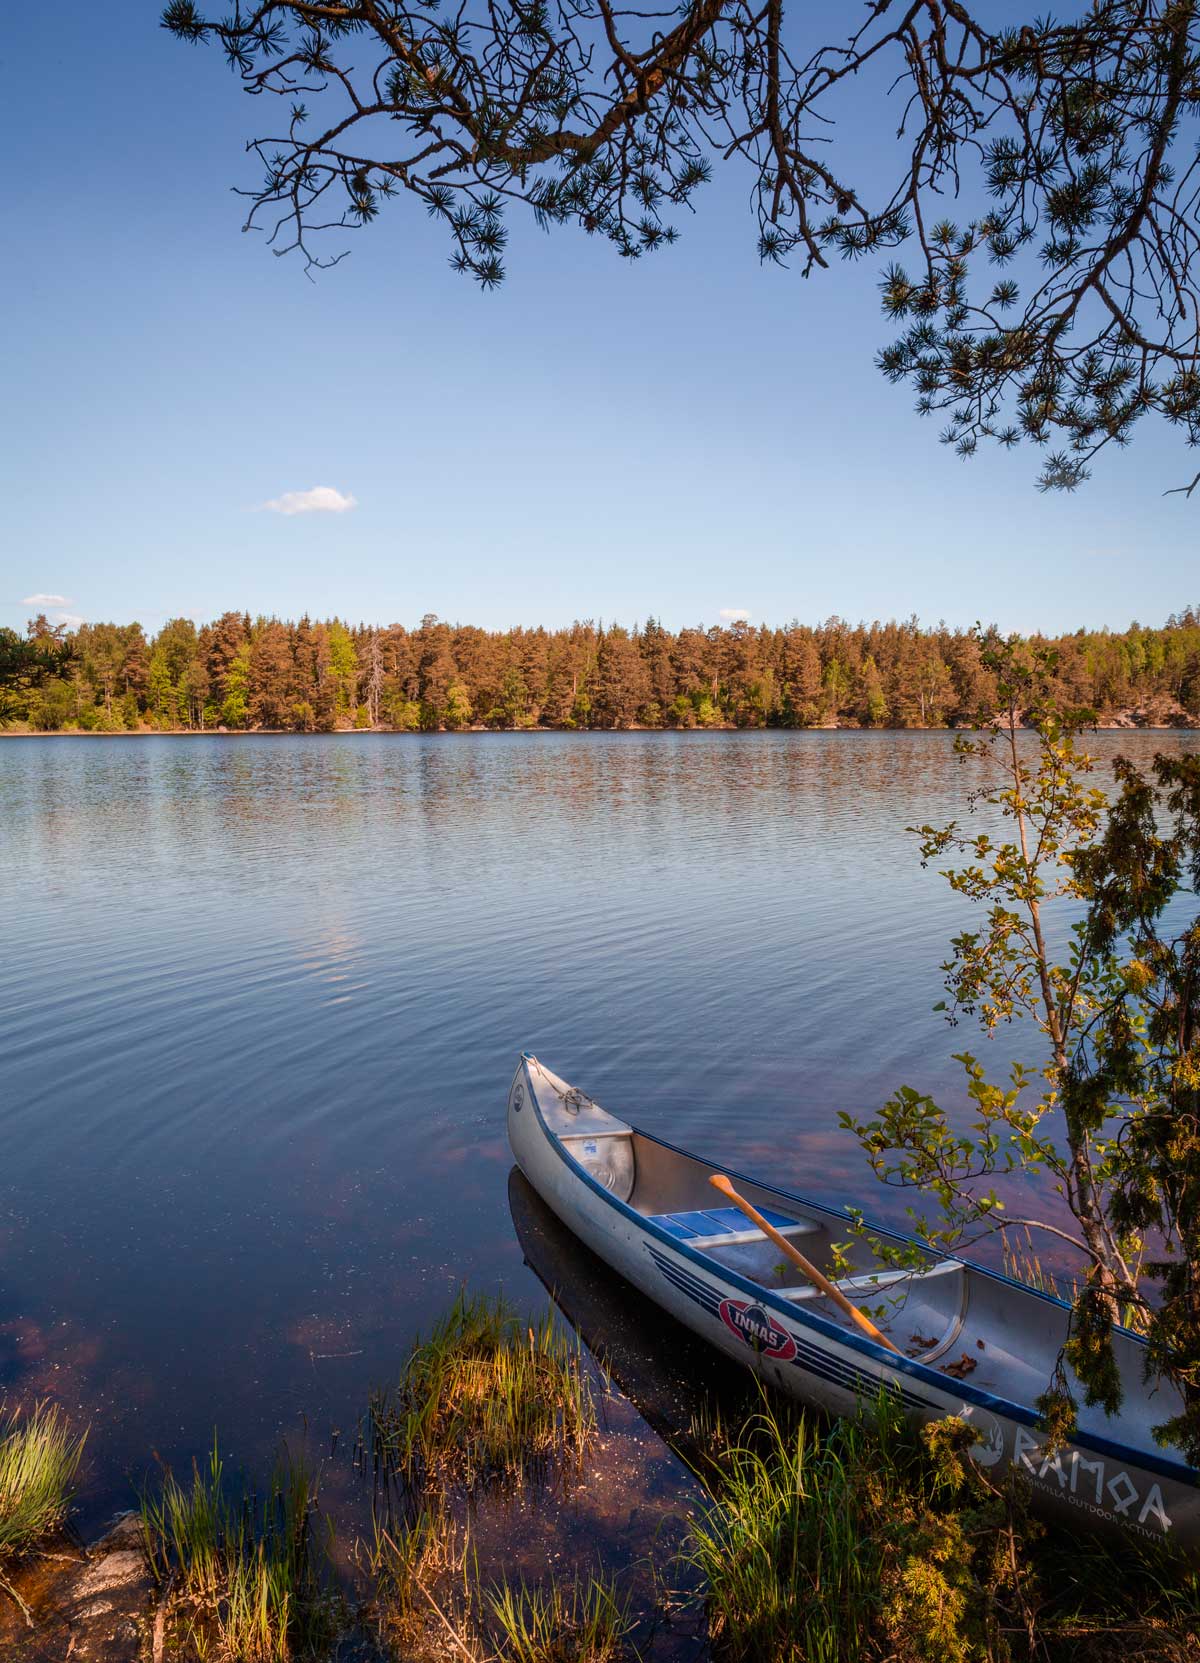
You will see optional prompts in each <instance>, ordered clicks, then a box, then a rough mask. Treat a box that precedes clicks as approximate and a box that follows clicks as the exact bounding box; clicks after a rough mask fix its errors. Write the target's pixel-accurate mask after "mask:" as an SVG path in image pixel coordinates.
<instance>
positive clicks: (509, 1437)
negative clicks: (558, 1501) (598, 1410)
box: [369, 1289, 596, 1490]
mask: <svg viewBox="0 0 1200 1663" xmlns="http://www.w3.org/2000/svg"><path fill="white" fill-rule="evenodd" d="M595 1424H596V1414H595V1406H594V1402H593V1397H592V1389H591V1382H590V1380H589V1378H588V1375H587V1372H586V1370H585V1368H584V1365H583V1361H582V1356H581V1353H580V1348H579V1342H578V1340H576V1339H574V1338H570V1337H568V1335H567V1334H566V1333H565V1332H564V1331H563V1330H562V1329H561V1328H560V1327H559V1325H558V1324H557V1323H556V1322H555V1320H554V1318H553V1316H552V1315H550V1314H549V1313H547V1315H546V1316H545V1318H544V1319H543V1320H542V1321H541V1322H540V1323H539V1324H538V1326H537V1327H536V1328H533V1327H530V1326H528V1325H527V1324H525V1323H523V1322H522V1321H521V1320H520V1318H519V1316H518V1314H517V1312H516V1310H515V1309H514V1308H513V1307H512V1306H511V1305H509V1303H508V1302H507V1301H506V1300H505V1299H503V1298H502V1297H501V1298H488V1297H486V1296H482V1295H481V1296H476V1297H471V1296H469V1295H468V1294H467V1292H466V1290H465V1289H464V1290H463V1291H462V1292H461V1293H460V1294H459V1296H458V1298H457V1299H456V1300H455V1302H454V1304H453V1306H452V1307H451V1309H450V1310H449V1312H448V1313H447V1315H446V1316H445V1317H444V1318H443V1319H442V1320H441V1322H439V1323H438V1324H437V1325H436V1327H435V1328H434V1329H433V1332H432V1333H431V1334H430V1335H429V1337H428V1339H425V1340H418V1341H417V1343H416V1345H415V1346H414V1347H413V1350H412V1353H411V1355H410V1357H409V1359H408V1363H407V1365H406V1366H405V1369H404V1372H403V1374H402V1376H401V1378H400V1380H399V1382H398V1384H397V1385H396V1387H395V1389H394V1390H393V1391H391V1392H384V1393H380V1394H378V1395H377V1396H376V1397H375V1398H374V1399H373V1400H372V1403H371V1409H370V1415H369V1434H370V1440H371V1443H372V1445H373V1447H374V1450H375V1452H376V1459H377V1461H379V1462H380V1463H381V1464H382V1466H383V1468H384V1470H385V1472H386V1473H387V1474H388V1475H395V1476H398V1477H400V1478H401V1479H403V1481H404V1482H405V1483H406V1484H407V1485H408V1486H409V1487H410V1488H411V1489H413V1490H423V1489H426V1488H428V1487H429V1486H431V1485H434V1484H437V1483H443V1482H446V1481H448V1480H450V1479H457V1480H460V1481H462V1482H463V1483H465V1484H466V1485H467V1486H468V1487H471V1486H474V1485H476V1484H478V1483H486V1482H490V1481H493V1480H497V1479H499V1480H503V1479H510V1480H511V1479H519V1478H521V1477H524V1476H528V1475H531V1474H541V1473H544V1471H545V1469H546V1465H547V1463H548V1462H549V1461H550V1460H551V1458H552V1457H554V1456H564V1455H566V1456H570V1455H574V1456H576V1457H578V1456H579V1455H580V1454H581V1453H582V1451H583V1448H584V1445H585V1444H586V1442H587V1439H588V1436H589V1434H590V1433H591V1432H592V1430H593V1429H594V1427H595Z"/></svg>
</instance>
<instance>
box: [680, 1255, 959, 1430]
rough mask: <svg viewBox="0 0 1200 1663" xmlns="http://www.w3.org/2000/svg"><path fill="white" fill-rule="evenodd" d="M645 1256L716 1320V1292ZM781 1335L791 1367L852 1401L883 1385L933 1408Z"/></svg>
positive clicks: (897, 1383) (898, 1386)
mask: <svg viewBox="0 0 1200 1663" xmlns="http://www.w3.org/2000/svg"><path fill="white" fill-rule="evenodd" d="M649 1253H650V1257H651V1258H652V1259H653V1260H654V1263H655V1264H656V1265H657V1266H658V1268H659V1270H660V1271H661V1272H662V1275H663V1277H664V1278H665V1279H666V1281H668V1282H670V1284H671V1285H672V1287H675V1288H678V1290H679V1292H680V1293H682V1294H684V1295H686V1297H687V1298H688V1299H690V1300H691V1301H692V1302H693V1304H696V1305H699V1306H701V1307H702V1308H703V1309H704V1310H705V1311H707V1312H708V1314H709V1316H713V1317H716V1318H718V1320H719V1319H720V1315H721V1297H722V1296H721V1292H720V1290H719V1289H718V1288H714V1287H712V1286H711V1284H709V1283H708V1282H704V1281H701V1279H700V1278H699V1277H698V1276H693V1275H692V1273H691V1272H690V1271H689V1270H685V1269H684V1267H683V1266H682V1265H678V1264H676V1263H675V1261H674V1260H673V1259H668V1258H667V1257H666V1255H665V1254H663V1253H659V1252H657V1251H656V1250H655V1249H654V1248H653V1247H651V1248H649ZM785 1332H786V1333H787V1334H788V1336H789V1338H790V1339H791V1340H792V1342H793V1344H794V1345H795V1347H796V1355H795V1357H793V1358H792V1363H793V1366H794V1367H796V1368H798V1369H801V1370H803V1372H804V1373H805V1374H815V1375H818V1376H819V1377H820V1378H821V1379H822V1380H827V1381H828V1382H829V1383H830V1385H833V1386H840V1387H841V1388H842V1390H843V1391H848V1392H850V1393H852V1394H853V1395H854V1396H856V1397H862V1396H863V1395H864V1394H868V1395H869V1394H870V1393H872V1392H875V1391H878V1389H879V1387H880V1386H881V1385H886V1386H887V1387H888V1388H889V1389H890V1390H894V1391H896V1392H897V1393H898V1394H899V1396H900V1398H901V1400H902V1401H903V1402H904V1403H907V1404H908V1405H909V1406H910V1407H911V1408H914V1409H926V1410H927V1409H929V1408H931V1407H933V1406H932V1405H931V1404H930V1403H929V1400H928V1399H927V1398H922V1397H917V1396H916V1395H915V1394H914V1393H912V1392H910V1391H907V1390H906V1389H905V1387H904V1384H903V1382H902V1381H901V1380H897V1379H892V1380H887V1381H885V1380H881V1379H880V1377H879V1376H878V1375H877V1374H868V1373H866V1372H864V1370H862V1369H860V1368H856V1367H855V1366H854V1364H853V1363H851V1362H848V1361H846V1359H844V1358H842V1357H838V1356H835V1355H834V1354H833V1353H832V1352H829V1351H824V1350H821V1349H820V1348H819V1347H817V1346H814V1345H812V1344H810V1343H809V1342H808V1341H807V1340H803V1339H801V1337H800V1336H799V1335H798V1334H796V1333H794V1332H793V1331H792V1330H791V1329H787V1330H785Z"/></svg>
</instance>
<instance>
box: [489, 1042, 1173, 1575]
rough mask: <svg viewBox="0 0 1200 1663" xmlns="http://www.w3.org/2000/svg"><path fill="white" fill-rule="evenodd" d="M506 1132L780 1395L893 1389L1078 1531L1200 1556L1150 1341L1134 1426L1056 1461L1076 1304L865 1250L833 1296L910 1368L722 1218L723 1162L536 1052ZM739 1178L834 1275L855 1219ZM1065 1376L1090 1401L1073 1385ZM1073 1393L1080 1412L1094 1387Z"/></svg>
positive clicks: (681, 1309) (600, 1245)
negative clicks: (719, 1171) (714, 1178)
mask: <svg viewBox="0 0 1200 1663" xmlns="http://www.w3.org/2000/svg"><path fill="white" fill-rule="evenodd" d="M508 1138H509V1143H510V1144H511V1146H512V1151H513V1155H514V1157H515V1159H516V1162H517V1165H518V1166H519V1167H520V1169H521V1171H522V1172H523V1173H524V1175H525V1177H526V1179H527V1180H528V1182H529V1183H530V1184H531V1185H532V1187H533V1188H534V1189H535V1190H536V1191H537V1193H538V1194H539V1195H540V1196H541V1198H542V1200H543V1201H544V1202H545V1203H546V1205H547V1206H548V1207H549V1208H550V1209H551V1211H552V1212H554V1213H555V1214H557V1216H558V1217H559V1218H560V1219H561V1220H562V1222H563V1223H564V1224H565V1225H566V1226H567V1228H568V1229H570V1230H571V1231H572V1232H573V1233H574V1234H575V1235H576V1236H578V1237H579V1239H580V1240H581V1241H582V1242H583V1243H584V1244H585V1245H586V1246H587V1247H589V1248H590V1249H591V1250H592V1252H593V1253H595V1254H596V1255H597V1256H598V1257H599V1258H601V1259H602V1260H604V1262H605V1263H606V1264H607V1265H609V1266H611V1268H612V1269H613V1270H615V1271H616V1272H617V1273H618V1274H619V1275H620V1276H621V1277H623V1278H624V1279H625V1281H627V1282H630V1283H632V1284H633V1286H634V1287H635V1288H637V1289H639V1290H640V1292H642V1293H643V1294H645V1295H646V1296H647V1297H648V1298H649V1299H650V1300H652V1301H653V1302H654V1303H655V1304H656V1305H657V1306H659V1307H660V1308H661V1309H662V1310H664V1311H666V1312H668V1313H669V1314H670V1315H671V1316H672V1317H674V1318H676V1319H677V1320H678V1321H679V1322H681V1323H682V1324H684V1326H685V1327H687V1328H690V1329H691V1330H693V1332H694V1333H696V1334H698V1335H699V1336H700V1337H701V1338H702V1339H704V1340H707V1341H708V1342H709V1343H710V1344H711V1345H713V1346H715V1347H716V1348H717V1349H718V1350H719V1351H721V1352H723V1353H724V1354H725V1355H726V1356H728V1357H730V1358H733V1359H734V1360H735V1361H737V1362H739V1363H742V1364H743V1365H745V1366H747V1367H749V1368H751V1369H752V1370H753V1371H754V1372H755V1373H756V1374H757V1375H758V1376H759V1378H760V1379H761V1380H763V1381H764V1382H766V1383H767V1384H768V1385H770V1386H772V1387H775V1388H777V1389H779V1390H780V1391H783V1392H785V1393H787V1394H788V1395H789V1396H791V1397H795V1398H798V1399H800V1400H802V1401H804V1402H808V1403H812V1404H814V1405H817V1406H819V1407H820V1408H822V1409H824V1410H826V1411H828V1412H829V1413H832V1414H847V1413H853V1412H854V1410H855V1409H856V1407H857V1406H859V1405H860V1404H861V1403H863V1402H864V1401H869V1400H872V1399H874V1398H875V1397H876V1396H877V1395H878V1394H879V1392H880V1390H881V1389H884V1388H886V1389H889V1390H891V1391H893V1392H894V1393H895V1394H896V1395H897V1396H898V1398H899V1401H900V1402H901V1404H902V1405H903V1407H904V1409H905V1411H906V1412H907V1413H908V1414H909V1416H910V1417H911V1418H912V1419H913V1420H915V1421H929V1420H936V1419H941V1418H943V1417H945V1416H947V1415H959V1416H962V1417H963V1418H964V1419H965V1420H967V1421H969V1422H970V1423H971V1424H972V1425H973V1426H974V1427H976V1429H977V1433H978V1437H977V1441H976V1444H975V1446H974V1449H973V1450H972V1454H973V1457H974V1459H975V1460H976V1461H977V1462H978V1463H979V1465H980V1466H981V1467H984V1468H988V1469H993V1470H995V1471H997V1472H999V1471H1001V1470H1003V1468H1004V1467H1006V1466H1011V1467H1015V1468H1017V1469H1018V1470H1019V1471H1020V1472H1021V1473H1022V1475H1023V1476H1024V1477H1025V1478H1026V1479H1027V1480H1028V1482H1029V1484H1030V1486H1031V1487H1032V1492H1033V1497H1034V1500H1035V1502H1036V1503H1037V1504H1038V1505H1039V1507H1040V1508H1042V1510H1044V1511H1047V1512H1049V1513H1052V1514H1056V1515H1057V1516H1058V1517H1059V1518H1060V1519H1063V1520H1065V1521H1068V1522H1070V1523H1073V1524H1074V1525H1076V1526H1079V1525H1089V1526H1100V1527H1104V1528H1107V1529H1110V1530H1112V1531H1118V1532H1121V1533H1124V1534H1125V1535H1127V1536H1129V1537H1132V1538H1134V1539H1137V1540H1141V1541H1159V1542H1161V1541H1163V1540H1164V1539H1168V1540H1170V1541H1171V1542H1172V1543H1175V1544H1178V1545H1180V1546H1182V1547H1184V1548H1187V1549H1189V1550H1191V1549H1195V1548H1197V1547H1200V1472H1197V1471H1196V1470H1195V1469H1194V1468H1192V1467H1190V1466H1189V1465H1188V1464H1187V1463H1186V1462H1185V1461H1184V1460H1183V1459H1182V1457H1181V1456H1180V1454H1179V1452H1178V1451H1177V1450H1175V1449H1173V1448H1171V1447H1169V1446H1168V1447H1163V1446H1161V1445H1160V1444H1159V1443H1158V1442H1157V1441H1156V1439H1155V1437H1154V1434H1153V1427H1154V1426H1155V1425H1157V1424H1159V1423H1161V1422H1163V1421H1165V1420H1167V1419H1169V1418H1170V1417H1171V1416H1172V1415H1174V1414H1175V1413H1176V1412H1177V1408H1178V1398H1177V1396H1176V1394H1175V1392H1174V1390H1173V1388H1171V1387H1169V1386H1168V1385H1166V1384H1164V1383H1158V1384H1152V1385H1147V1384H1146V1382H1145V1380H1144V1378H1143V1361H1144V1355H1145V1347H1144V1343H1143V1341H1142V1340H1141V1339H1140V1338H1139V1337H1138V1336H1137V1335H1136V1334H1132V1333H1130V1332H1128V1331H1127V1330H1125V1329H1119V1330H1118V1331H1117V1333H1116V1335H1115V1340H1114V1345H1115V1350H1116V1358H1117V1365H1118V1368H1119V1370H1120V1374H1121V1382H1122V1387H1123V1403H1122V1407H1121V1410H1120V1412H1119V1413H1118V1414H1117V1415H1115V1416H1109V1415H1106V1414H1105V1413H1104V1411H1103V1410H1101V1409H1099V1408H1093V1409H1087V1408H1083V1407H1081V1408H1080V1412H1079V1423H1078V1426H1077V1428H1076V1432H1075V1435H1074V1437H1073V1439H1072V1440H1071V1442H1070V1443H1068V1444H1065V1445H1063V1446H1061V1447H1060V1448H1059V1449H1058V1450H1056V1451H1055V1450H1048V1449H1046V1448H1045V1447H1044V1439H1043V1437H1042V1435H1041V1434H1040V1432H1039V1430H1038V1419H1039V1417H1038V1412H1037V1410H1036V1409H1035V1408H1034V1407H1033V1405H1034V1403H1035V1402H1036V1400H1037V1398H1038V1397H1039V1396H1040V1395H1041V1393H1043V1392H1044V1391H1045V1390H1046V1388H1047V1386H1048V1384H1049V1382H1050V1379H1051V1376H1052V1373H1053V1370H1054V1366H1055V1363H1056V1361H1057V1359H1058V1357H1059V1355H1060V1352H1061V1349H1062V1346H1063V1343H1064V1341H1065V1339H1066V1336H1067V1323H1068V1318H1069V1316H1070V1306H1069V1305H1067V1304H1066V1303H1065V1301H1063V1300H1061V1299H1057V1298H1055V1297H1054V1296H1053V1295H1051V1294H1048V1293H1043V1292H1042V1291H1041V1290H1040V1289H1037V1288H1031V1287H1028V1286H1027V1285H1025V1284H1024V1283H1021V1282H1017V1281H1014V1280H1013V1279H1012V1278H1011V1277H1008V1276H1003V1275H1001V1274H999V1273H998V1272H996V1271H993V1270H989V1269H987V1268H985V1267H983V1266H980V1265H975V1264H970V1263H967V1262H965V1261H963V1260H960V1259H951V1258H947V1259H937V1258H935V1257H933V1255H925V1265H924V1268H922V1269H920V1270H918V1271H911V1270H904V1271H897V1270H895V1269H893V1268H891V1267H884V1266H881V1265H879V1264H878V1263H877V1262H876V1261H874V1260H873V1259H872V1258H871V1256H870V1254H869V1251H868V1250H867V1248H866V1247H865V1244H861V1243H857V1242H856V1243H855V1244H854V1246H853V1248H852V1250H851V1253H850V1262H849V1266H848V1269H849V1274H846V1275H842V1276H841V1277H840V1279H839V1281H838V1284H837V1285H838V1287H839V1289H840V1291H841V1292H842V1293H843V1294H844V1295H845V1296H846V1297H848V1298H849V1299H850V1300H851V1301H852V1302H854V1303H856V1304H861V1305H863V1306H864V1307H866V1308H867V1309H868V1310H869V1312H870V1314H871V1316H872V1317H873V1319H874V1320H875V1321H877V1322H878V1324H879V1326H880V1328H881V1329H882V1330H883V1332H885V1333H886V1334H887V1335H888V1337H889V1339H891V1341H892V1343H893V1344H894V1345H896V1346H898V1347H899V1348H900V1352H899V1354H897V1352H893V1351H890V1350H888V1348H887V1347H886V1346H883V1345H881V1344H879V1343H878V1341H875V1340H872V1339H870V1338H868V1337H867V1336H866V1335H864V1334H862V1333H861V1332H860V1331H859V1330H858V1328H857V1327H856V1326H855V1324H854V1323H853V1322H852V1321H851V1320H850V1319H849V1318H847V1317H846V1316H844V1315H843V1314H842V1312H841V1311H840V1310H839V1309H838V1307H837V1306H836V1305H835V1304H834V1302H833V1301H832V1300H831V1299H829V1298H828V1297H827V1296H824V1295H822V1294H821V1293H820V1292H819V1291H818V1290H817V1289H816V1288H815V1287H814V1286H813V1285H812V1284H811V1283H810V1282H809V1281H808V1280H807V1279H806V1278H805V1277H804V1275H803V1273H802V1272H801V1271H800V1270H798V1269H796V1268H795V1267H794V1266H793V1265H792V1264H791V1262H790V1261H788V1260H784V1259H782V1256H781V1254H780V1252H779V1249H778V1248H777V1247H776V1246H775V1245H774V1244H773V1243H772V1242H771V1241H770V1240H769V1239H768V1238H767V1237H766V1236H765V1235H764V1234H763V1233H762V1232H761V1231H760V1230H758V1229H757V1228H755V1227H754V1226H752V1225H751V1224H750V1221H749V1220H748V1219H747V1218H746V1217H745V1215H744V1214H742V1213H741V1212H739V1211H738V1210H737V1209H736V1208H734V1207H727V1206H723V1205H722V1204H721V1198H720V1196H719V1195H718V1194H717V1193H716V1191H715V1190H714V1189H713V1188H712V1187H711V1186H710V1184H709V1181H708V1180H709V1178H710V1176H711V1175H712V1173H713V1171H714V1170H716V1169H715V1168H714V1167H713V1166H712V1165H711V1164H710V1163H709V1162H707V1161H703V1160H701V1159H699V1158H698V1157H697V1156H695V1155H692V1154H689V1153H687V1152H686V1151H685V1150H682V1149H677V1148H675V1147H674V1145H672V1144H669V1143H666V1142H664V1141H663V1140H662V1139H661V1138H656V1137H652V1136H651V1135H650V1134H649V1133H647V1132H643V1131H639V1130H638V1129H637V1128H636V1127H633V1126H631V1125H629V1124H628V1123H627V1122H625V1121H623V1120H619V1119H617V1118H616V1117H615V1116H614V1115H611V1114H609V1113H608V1112H607V1111H606V1110H604V1109H602V1108H601V1107H600V1106H599V1104H597V1103H595V1102H594V1101H593V1100H592V1099H591V1098H589V1097H588V1096H586V1095H585V1094H584V1093H583V1092H581V1091H579V1090H578V1089H576V1088H575V1087H572V1086H570V1085H568V1084H567V1082H566V1081H565V1080H562V1079H560V1078H559V1076H558V1075H556V1074H553V1073H551V1072H550V1070H549V1069H548V1068H546V1066H545V1065H544V1064H543V1063H541V1062H539V1061H538V1059H537V1058H536V1057H534V1056H532V1055H531V1054H529V1053H525V1054H524V1055H523V1056H522V1057H521V1060H520V1063H519V1064H518V1067H517V1071H516V1074H515V1075H514V1077H513V1082H512V1086H511V1088H510V1090H509V1094H508ZM726 1170H727V1171H728V1169H726ZM729 1175H730V1176H731V1177H732V1178H733V1179H734V1182H735V1184H736V1186H737V1188H738V1190H739V1192H740V1193H741V1194H742V1195H743V1196H744V1197H745V1198H746V1199H747V1200H748V1201H750V1202H751V1203H752V1204H753V1206H754V1207H756V1208H757V1209H758V1211H759V1212H760V1213H761V1214H762V1215H763V1216H764V1217H765V1218H766V1219H767V1221H768V1223H770V1224H772V1225H773V1226H774V1227H775V1229H776V1230H777V1231H778V1232H779V1233H780V1234H782V1235H783V1236H784V1237H785V1239H788V1240H791V1241H794V1242H795V1244H796V1246H797V1247H798V1248H799V1249H800V1250H801V1251H802V1252H803V1254H804V1255H805V1257H806V1258H808V1259H809V1260H811V1261H812V1262H813V1263H814V1264H816V1265H817V1266H819V1267H821V1268H822V1269H827V1268H828V1267H829V1265H830V1261H831V1258H832V1247H833V1243H834V1241H835V1240H836V1241H844V1240H845V1238H846V1234H847V1215H846V1212H845V1210H844V1209H838V1208H836V1207H832V1206H828V1205H826V1204H825V1203H823V1202H818V1201H814V1200H811V1199H808V1198H806V1197H803V1196H799V1195H796V1194H794V1193H793V1192H792V1191H790V1190H784V1189H780V1188H778V1187H776V1186H775V1185H772V1184H767V1183H763V1182H762V1181H761V1180H757V1179H752V1178H749V1177H747V1176H745V1175H743V1174H740V1173H732V1172H730V1173H729ZM873 1228H874V1227H873ZM875 1234H877V1235H878V1236H880V1237H881V1238H888V1239H890V1240H892V1241H894V1242H903V1241H906V1240H907V1238H905V1237H903V1236H900V1235H898V1234H897V1233H896V1232H895V1231H892V1230H885V1229H882V1228H876V1229H875ZM664 1343H667V1344H669V1343H670V1338H669V1335H668V1336H665V1340H664ZM1068 1381H1069V1383H1070V1384H1072V1386H1073V1387H1074V1382H1073V1381H1072V1380H1071V1377H1070V1374H1069V1371H1068ZM1076 1396H1077V1399H1078V1401H1079V1402H1080V1404H1081V1405H1082V1402H1083V1396H1082V1391H1076Z"/></svg>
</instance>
